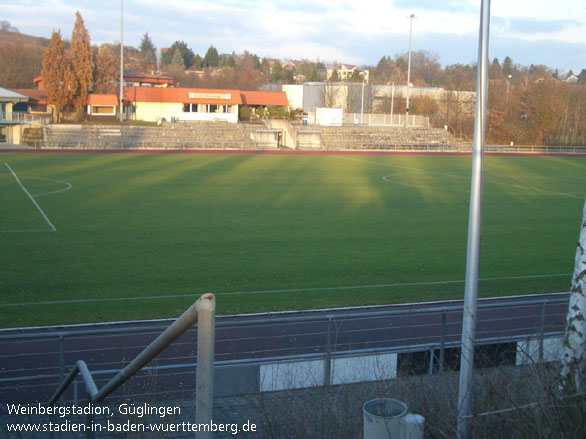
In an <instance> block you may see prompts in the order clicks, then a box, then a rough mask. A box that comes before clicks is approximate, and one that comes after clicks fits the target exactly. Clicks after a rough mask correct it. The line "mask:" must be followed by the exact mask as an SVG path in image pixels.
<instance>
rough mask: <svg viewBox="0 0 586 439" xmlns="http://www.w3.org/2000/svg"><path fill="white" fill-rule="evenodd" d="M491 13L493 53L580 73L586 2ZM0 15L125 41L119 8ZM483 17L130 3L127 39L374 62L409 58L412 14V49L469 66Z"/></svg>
mask: <svg viewBox="0 0 586 439" xmlns="http://www.w3.org/2000/svg"><path fill="white" fill-rule="evenodd" d="M491 8H492V11H491V43H490V44H491V53H492V52H497V53H499V56H500V53H501V52H503V51H504V50H505V48H506V49H507V50H508V52H509V53H512V54H515V53H519V55H520V56H519V59H521V58H525V57H524V56H522V55H523V53H527V54H529V53H530V54H531V55H532V56H533V57H534V58H533V59H532V60H531V61H529V64H531V63H533V64H549V63H551V64H549V65H550V66H551V67H554V68H555V67H559V68H563V69H568V68H574V69H581V68H584V61H583V55H581V54H583V53H585V52H586V43H585V42H584V35H585V34H586V5H585V4H584V0H564V2H563V5H560V4H559V2H558V3H555V2H551V1H549V0H514V1H509V2H502V1H501V2H492V6H491ZM0 10H1V11H2V12H1V14H2V17H0V18H2V19H6V20H9V21H10V22H11V23H12V25H13V26H16V27H17V28H19V29H20V31H21V32H23V33H28V34H31V35H37V36H44V37H49V36H50V34H51V31H52V30H53V29H56V28H60V29H61V31H62V34H63V36H64V37H66V38H68V37H69V36H70V34H71V30H72V28H73V23H74V14H75V11H76V10H79V11H80V12H81V14H82V16H83V18H84V21H85V24H86V27H87V28H88V30H89V32H90V36H91V39H92V42H93V43H94V44H101V43H106V42H109V43H113V42H118V41H119V40H120V3H119V2H102V3H96V2H95V1H94V0H78V1H74V0H37V1H32V0H19V1H18V2H14V1H13V0H0ZM479 13H480V4H479V2H478V1H477V0H444V1H442V2H438V1H437V0H363V1H356V0H320V1H319V2H316V1H315V0H198V1H192V0H166V1H164V2H161V1H160V0H140V1H139V0H124V42H125V44H129V45H134V46H138V45H139V44H140V41H141V39H142V36H143V35H144V33H145V32H148V33H149V35H150V36H151V38H152V40H153V42H154V43H155V45H156V46H157V47H169V46H170V45H171V44H172V43H173V42H174V41H176V40H181V41H185V42H186V43H187V44H188V45H189V46H190V47H191V48H192V49H193V50H194V51H195V52H196V53H199V54H202V55H203V54H205V52H206V51H207V49H208V47H209V46H210V45H214V47H216V48H217V49H218V50H219V51H220V52H232V51H235V52H237V53H241V52H243V51H244V50H248V51H250V52H252V53H256V54H258V55H259V56H270V57H281V58H308V59H317V58H318V57H319V58H320V59H321V60H325V61H333V60H337V61H341V62H348V63H353V64H376V63H377V62H378V60H379V59H380V57H381V56H383V55H394V54H396V53H404V52H406V51H407V49H408V44H409V24H410V21H409V19H408V16H409V15H410V14H415V16H416V18H415V19H414V20H413V49H414V50H428V51H432V52H436V53H438V54H439V56H440V59H441V62H442V63H444V64H451V63H455V62H460V63H469V62H473V61H474V60H475V58H476V52H477V40H478V27H479ZM564 43H566V44H567V45H566V46H564ZM541 46H543V47H552V48H553V47H557V48H558V49H559V50H558V53H559V54H560V56H559V57H558V58H557V59H552V58H551V57H550V56H549V55H547V54H546V52H543V53H541V52H540V51H539V47H541ZM493 47H494V49H493ZM568 48H571V50H568ZM561 54H563V57H562V56H561ZM580 63H582V64H581V65H580Z"/></svg>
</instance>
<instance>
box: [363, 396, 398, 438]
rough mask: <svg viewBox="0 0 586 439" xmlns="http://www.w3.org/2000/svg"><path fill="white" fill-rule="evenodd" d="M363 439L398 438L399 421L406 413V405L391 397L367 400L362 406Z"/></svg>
mask: <svg viewBox="0 0 586 439" xmlns="http://www.w3.org/2000/svg"><path fill="white" fill-rule="evenodd" d="M362 413H363V417H364V439H399V438H400V437H401V436H400V435H401V430H402V428H401V421H402V419H403V418H404V417H405V415H406V414H407V406H406V405H405V404H404V403H402V402H401V401H397V400H396V399H391V398H379V399H373V400H372V401H368V402H366V403H365V404H364V406H362Z"/></svg>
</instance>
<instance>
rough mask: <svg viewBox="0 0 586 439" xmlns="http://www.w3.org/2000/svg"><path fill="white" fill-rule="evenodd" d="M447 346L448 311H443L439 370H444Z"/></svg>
mask: <svg viewBox="0 0 586 439" xmlns="http://www.w3.org/2000/svg"><path fill="white" fill-rule="evenodd" d="M445 346H446V312H445V311H442V332H441V339H440V357H439V370H440V372H443V371H444V355H445V350H446V348H445Z"/></svg>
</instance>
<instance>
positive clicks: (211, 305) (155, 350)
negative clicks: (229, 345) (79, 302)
mask: <svg viewBox="0 0 586 439" xmlns="http://www.w3.org/2000/svg"><path fill="white" fill-rule="evenodd" d="M215 305H216V299H215V297H214V295H213V294H205V295H203V296H201V297H200V298H199V299H198V300H197V302H195V303H194V304H193V305H191V306H190V307H189V309H187V311H185V312H184V313H183V314H182V315H181V317H179V318H178V319H177V320H175V321H174V322H173V323H172V324H171V326H169V327H168V328H167V329H165V331H163V332H162V333H161V334H160V335H159V336H158V337H157V338H156V339H155V340H153V341H152V342H151V344H149V345H148V346H147V347H146V348H144V350H143V351H142V352H141V353H140V354H138V355H137V356H136V357H135V359H134V360H132V361H131V362H130V363H129V364H127V365H126V367H124V369H122V370H121V371H120V372H118V374H117V375H116V376H114V378H112V379H111V380H110V381H109V382H108V383H106V384H105V385H104V387H102V388H101V389H100V390H99V391H98V389H97V387H96V383H95V382H94V379H93V378H92V374H91V372H90V371H89V369H88V367H87V364H86V363H85V362H84V361H83V360H79V361H77V363H75V365H74V367H73V369H72V370H71V372H69V375H67V377H65V380H64V381H62V382H61V385H60V386H59V388H58V389H57V391H56V392H55V393H54V394H53V396H52V397H51V399H50V400H49V403H48V404H49V405H50V406H52V405H54V404H55V402H57V401H58V400H59V398H60V397H61V395H62V394H63V392H65V390H66V389H67V387H68V386H69V385H70V384H71V382H72V381H73V380H74V379H75V377H76V376H77V375H78V374H80V375H81V376H82V378H83V381H84V383H85V387H86V390H87V392H88V393H89V395H90V398H91V400H92V401H93V402H101V401H102V400H103V399H104V398H106V397H107V396H108V395H110V394H111V393H112V392H113V391H114V390H116V389H117V388H118V387H120V386H121V385H122V384H124V383H125V382H126V381H127V380H128V379H129V378H131V377H132V376H133V375H134V374H135V373H137V372H138V371H139V370H140V369H142V367H143V366H145V365H146V364H147V363H148V362H149V361H151V360H152V359H153V358H155V357H156V356H157V355H159V354H160V353H161V352H162V351H163V350H165V349H166V348H167V347H168V346H169V345H170V344H171V343H173V342H174V341H175V340H176V339H178V338H179V337H180V336H181V335H182V334H183V333H184V332H185V331H187V330H188V329H190V328H191V327H192V326H193V325H195V323H197V322H198V319H199V314H200V313H201V314H202V317H204V321H205V323H204V325H203V326H204V327H205V328H207V331H209V329H211V330H213V329H214V323H213V322H212V323H210V321H209V320H210V318H212V319H213V317H214V316H215ZM208 336H209V337H210V338H211V337H213V334H208ZM213 344H214V343H213V339H211V340H209V341H204V342H203V343H202V345H203V346H207V345H209V346H208V348H207V349H208V352H209V353H211V357H212V358H211V360H210V361H212V362H213ZM198 350H199V348H198ZM208 355H209V354H208ZM208 369H209V370H208V374H209V375H208V377H209V376H212V375H211V374H212V372H213V370H212V368H211V367H209V368H208ZM208 385H209V387H210V392H211V379H210V382H209V383H208ZM210 405H211V404H210ZM210 414H211V412H210ZM210 419H211V418H210Z"/></svg>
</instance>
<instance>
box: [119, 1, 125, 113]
mask: <svg viewBox="0 0 586 439" xmlns="http://www.w3.org/2000/svg"><path fill="white" fill-rule="evenodd" d="M123 38H124V0H120V122H122V121H124V40H123Z"/></svg>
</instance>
